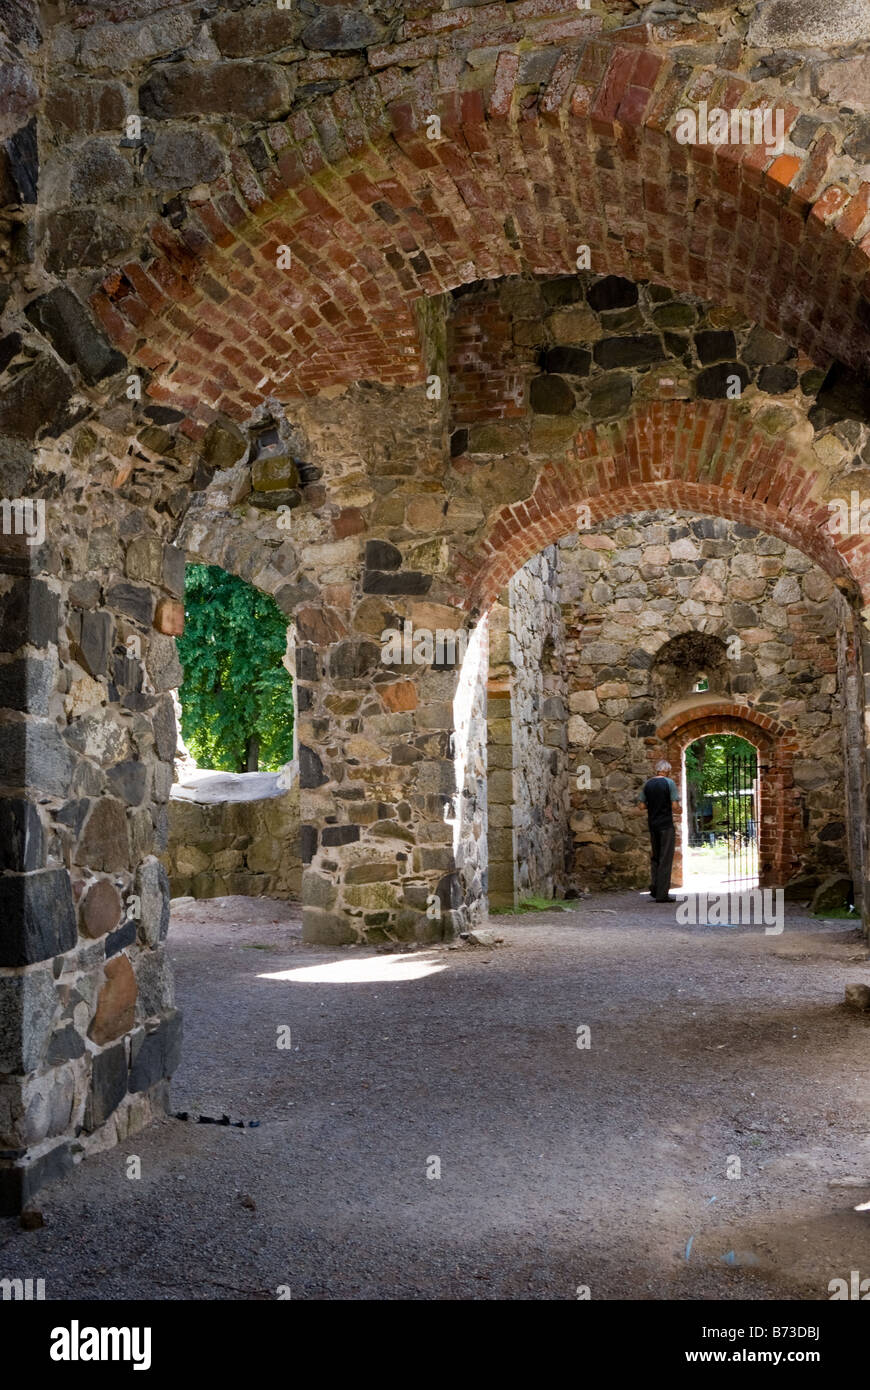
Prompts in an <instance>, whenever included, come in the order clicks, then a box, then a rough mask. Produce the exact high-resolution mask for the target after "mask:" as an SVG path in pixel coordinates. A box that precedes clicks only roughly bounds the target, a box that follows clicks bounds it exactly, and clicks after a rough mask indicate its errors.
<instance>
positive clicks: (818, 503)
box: [454, 401, 870, 611]
mask: <svg viewBox="0 0 870 1390" xmlns="http://www.w3.org/2000/svg"><path fill="white" fill-rule="evenodd" d="M811 459H812V456H810V460H811ZM810 460H808V459H807V458H806V456H805V455H804V453H803V451H801V450H800V448H799V447H798V446H797V445H795V444H794V443H793V442H791V441H790V440H789V439H788V438H786V437H783V436H779V437H778V438H776V439H771V438H770V436H769V435H766V434H764V433H763V432H762V431H761V430H760V429H759V428H758V427H757V426H756V425H755V424H754V422H753V420H752V418H751V416H750V415H749V414H748V413H747V412H746V411H745V410H744V409H743V408H742V407H741V406H740V405H739V403H737V402H730V401H661V402H657V403H654V404H652V405H649V406H647V407H645V408H641V409H638V410H636V411H634V412H633V414H632V415H631V416H629V417H628V419H626V420H624V421H620V422H619V423H618V424H615V425H610V426H600V427H599V428H598V429H589V430H585V431H583V432H582V433H581V434H580V435H579V436H578V438H577V440H576V441H575V443H574V447H573V456H572V457H568V458H566V459H564V460H562V461H559V462H550V463H548V464H546V465H545V466H544V468H543V469H542V470H541V473H540V475H539V477H538V479H537V482H536V485H535V489H534V492H533V493H532V495H531V496H530V497H527V498H525V499H524V500H522V501H520V502H515V503H513V504H511V505H507V506H505V507H502V508H501V509H500V511H498V512H497V513H496V514H495V516H494V517H492V518H491V520H490V522H489V525H488V527H487V531H486V534H485V536H484V538H483V540H482V541H481V542H477V543H476V544H475V546H474V549H473V550H468V551H467V552H462V553H459V552H457V555H456V557H455V564H454V572H455V573H456V575H457V577H458V578H459V580H460V582H461V584H462V588H463V591H464V598H463V600H462V601H463V602H464V604H465V606H466V607H468V608H470V609H472V610H477V611H483V610H485V609H487V608H488V607H489V605H490V604H491V603H492V601H493V600H494V598H495V596H496V595H497V594H498V593H499V592H500V591H501V589H502V588H504V585H505V584H506V583H507V582H508V580H509V579H510V578H511V577H512V576H513V575H514V574H515V573H516V571H517V570H518V569H519V568H520V567H521V566H522V565H523V564H525V562H526V561H527V560H528V559H529V558H530V557H531V556H532V555H534V554H536V553H537V552H538V551H539V550H542V549H543V548H544V547H545V546H548V545H552V544H553V543H554V542H555V541H558V540H560V539H561V538H562V537H563V536H565V535H567V534H569V533H570V532H572V531H576V530H577V527H578V513H579V509H580V507H582V506H588V508H589V515H590V519H591V524H592V525H593V526H594V525H596V524H597V523H599V522H603V521H607V520H609V519H610V518H612V517H616V516H621V515H623V514H625V513H637V512H642V511H656V510H659V509H662V508H666V509H671V508H674V507H678V508H684V509H685V510H688V511H694V512H696V513H698V514H700V515H706V516H722V517H726V518H728V519H729V520H731V521H738V522H743V523H745V524H747V525H751V526H756V527H758V528H759V529H760V530H763V531H767V532H770V533H771V534H773V535H775V536H779V537H780V538H781V539H782V540H784V541H787V542H788V544H789V545H793V546H795V548H796V549H798V550H801V551H803V552H804V554H806V555H808V556H809V557H810V559H812V560H814V561H815V563H816V564H818V565H819V566H820V567H821V568H822V569H824V570H825V571H826V573H828V574H829V575H830V576H831V577H832V578H833V579H834V580H835V581H839V582H840V587H841V588H842V589H843V590H844V592H849V591H850V590H852V589H854V586H855V585H857V586H858V587H860V588H861V589H862V590H863V591H864V592H865V593H870V538H868V537H865V536H833V535H831V533H830V531H829V530H828V529H827V524H826V523H827V522H828V521H829V520H830V512H829V510H828V507H827V505H826V503H825V502H824V501H822V500H821V498H820V494H821V492H822V491H823V489H824V485H825V479H824V477H823V476H822V475H821V474H819V473H818V472H817V471H815V470H814V468H813V467H812V464H811V462H810Z"/></svg>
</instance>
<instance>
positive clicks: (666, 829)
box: [638, 761, 681, 903]
mask: <svg viewBox="0 0 870 1390" xmlns="http://www.w3.org/2000/svg"><path fill="white" fill-rule="evenodd" d="M670 770H671V765H670V763H669V762H664V761H662V762H660V763H656V775H655V777H650V778H649V780H648V781H647V782H644V785H643V791H642V792H641V794H640V796H639V798H638V801H639V804H640V805H642V806H646V814H647V820H648V822H649V840H650V867H649V882H650V889H649V891H650V899H651V900H653V899H654V900H655V902H657V903H675V902H676V901H677V900H676V898H672V897H671V895H670V887H671V865H672V864H673V862H674V842H675V831H674V813H673V808H674V807H675V806H676V808H677V812H678V813H679V811H680V809H681V808H680V793H679V792H678V791H677V784H676V782H674V781H672V779H671V778H670V777H669V776H668V773H669V772H670Z"/></svg>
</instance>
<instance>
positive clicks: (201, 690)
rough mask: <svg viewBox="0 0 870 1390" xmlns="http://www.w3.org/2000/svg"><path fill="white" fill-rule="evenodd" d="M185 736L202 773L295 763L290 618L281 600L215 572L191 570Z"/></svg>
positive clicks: (183, 649) (182, 650)
mask: <svg viewBox="0 0 870 1390" xmlns="http://www.w3.org/2000/svg"><path fill="white" fill-rule="evenodd" d="M184 609H185V628H184V636H183V637H181V638H180V639H179V642H178V654H179V657H180V659H181V663H182V665H183V667H184V685H183V687H182V689H181V706H182V720H181V730H182V734H183V735H184V741H185V743H186V744H187V746H188V748H189V749H190V751H191V753H192V754H193V756H194V757H195V758H196V761H197V762H198V763H199V764H200V766H201V767H211V768H216V769H220V770H221V771H224V772H253V771H256V770H257V769H258V768H259V769H260V770H264V771H276V770H277V769H278V768H279V767H281V765H282V764H283V763H286V762H289V761H290V759H291V758H292V757H293V683H292V681H291V679H290V676H289V674H288V672H287V670H286V668H285V667H284V666H283V665H282V663H281V658H282V657H283V655H284V651H285V647H286V641H287V619H286V618H285V617H284V616H283V615H282V613H281V612H280V611H279V609H278V607H277V605H276V604H275V601H274V599H272V598H271V597H270V596H269V595H268V594H263V593H261V592H260V591H259V590H258V589H255V588H254V587H253V586H252V585H251V584H246V583H245V582H244V580H242V579H237V578H236V577H235V576H234V575H232V574H227V572H226V571H225V570H222V569H219V568H217V567H216V566H215V565H188V567H187V576H186V582H185V587H184Z"/></svg>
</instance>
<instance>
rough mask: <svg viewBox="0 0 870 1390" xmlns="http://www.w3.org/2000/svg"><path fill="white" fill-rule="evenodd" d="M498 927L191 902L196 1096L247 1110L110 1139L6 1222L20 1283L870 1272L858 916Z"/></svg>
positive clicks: (407, 1286)
mask: <svg viewBox="0 0 870 1390" xmlns="http://www.w3.org/2000/svg"><path fill="white" fill-rule="evenodd" d="M494 925H495V927H496V929H497V930H498V931H499V932H500V933H502V934H503V936H504V938H505V943H504V945H500V946H496V947H493V948H486V947H476V948H473V947H466V946H461V947H459V948H454V949H448V948H446V947H439V948H436V949H432V950H427V951H424V952H419V953H409V954H388V953H384V952H372V951H368V950H367V951H360V950H350V949H344V950H332V951H327V950H321V949H317V948H313V947H309V946H303V945H302V943H301V941H300V940H299V927H298V923H297V922H296V921H295V920H294V916H293V913H292V911H291V912H288V910H287V909H286V908H285V907H284V906H282V905H281V904H275V903H268V902H259V903H256V902H249V901H246V900H243V899H224V900H221V901H220V902H218V903H214V904H211V903H203V904H196V905H193V906H190V907H186V908H182V909H180V910H179V911H178V912H177V913H176V914H175V915H174V919H173V926H172V932H171V935H170V941H171V943H172V950H173V954H174V958H175V963H176V969H177V976H178V1002H179V1005H180V1006H181V1007H182V1008H183V1009H184V1011H185V1025H186V1041H185V1057H184V1062H183V1065H182V1067H181V1069H180V1071H179V1072H178V1074H177V1076H176V1078H175V1081H174V1083H173V1103H174V1106H175V1108H177V1109H179V1110H186V1111H188V1112H189V1113H190V1114H191V1115H192V1116H196V1115H199V1114H206V1115H209V1116H214V1117H219V1116H220V1115H221V1114H222V1113H224V1112H225V1113H227V1114H228V1115H229V1116H230V1118H231V1119H232V1120H234V1121H235V1120H244V1121H245V1122H246V1127H245V1128H244V1129H238V1128H232V1127H223V1126H215V1125H208V1124H198V1123H193V1122H192V1121H187V1122H183V1121H179V1120H176V1119H172V1120H168V1121H166V1122H165V1123H162V1124H158V1125H155V1126H153V1127H152V1128H151V1129H150V1130H148V1131H147V1132H146V1133H144V1134H141V1135H137V1136H135V1137H134V1138H132V1139H130V1140H129V1141H127V1142H126V1143H125V1144H124V1145H122V1146H121V1147H120V1148H119V1149H117V1150H114V1151H111V1152H107V1153H105V1154H103V1155H100V1156H98V1157H96V1158H94V1159H91V1160H89V1161H88V1162H87V1164H85V1165H83V1166H81V1167H80V1168H79V1169H77V1171H76V1172H75V1174H74V1175H73V1177H72V1179H71V1180H70V1181H69V1182H68V1183H67V1184H66V1185H65V1186H63V1187H58V1188H55V1189H49V1190H48V1192H47V1193H46V1196H45V1201H44V1203H43V1208H44V1211H45V1214H46V1223H47V1224H46V1226H45V1228H44V1229H43V1230H41V1231H36V1232H32V1233H24V1232H21V1231H19V1230H18V1228H17V1226H16V1225H15V1224H14V1223H13V1222H8V1221H7V1222H2V1223H0V1276H12V1275H15V1276H19V1277H27V1276H28V1275H31V1276H33V1277H43V1278H45V1279H46V1280H47V1284H48V1291H49V1296H50V1297H51V1296H53V1297H61V1298H64V1297H78V1298H81V1297H84V1298H103V1297H121V1298H139V1297H157V1298H192V1297H206V1298H274V1297H275V1290H276V1289H277V1287H278V1286H279V1285H289V1286H290V1288H291V1290H292V1296H293V1297H294V1298H359V1297H370V1298H429V1299H433V1298H434V1299H445V1298H447V1299H449V1298H508V1299H515V1298H544V1299H551V1298H555V1299H563V1298H568V1299H570V1298H574V1297H576V1290H577V1287H578V1286H579V1285H588V1286H589V1288H590V1291H591V1295H592V1297H593V1298H614V1299H636V1298H672V1299H719V1298H725V1299H728V1298H741V1297H750V1298H758V1299H765V1298H772V1297H786V1298H810V1299H826V1298H827V1297H828V1283H829V1281H830V1280H831V1279H832V1278H834V1277H838V1276H844V1277H848V1274H849V1271H850V1270H852V1269H858V1270H860V1271H861V1273H862V1277H865V1276H868V1275H870V1213H864V1214H860V1213H856V1212H855V1211H854V1210H853V1207H854V1206H855V1204H856V1203H858V1202H860V1201H866V1200H867V1199H868V1198H870V1094H868V1080H867V1078H868V1072H870V1066H868V1063H870V1015H860V1014H855V1013H852V1012H849V1011H847V1010H846V1009H845V1008H844V1007H843V1005H842V1002H841V1001H842V998H843V990H844V987H845V985H846V983H848V982H849V981H854V980H860V981H864V982H870V968H868V964H867V959H866V957H867V952H866V949H865V948H864V946H863V944H862V943H861V942H860V941H859V939H858V938H857V936H856V933H855V932H854V931H853V930H852V929H850V928H847V927H845V926H844V924H842V923H834V924H829V925H824V924H821V923H818V922H814V921H811V920H810V919H808V918H807V917H806V916H805V915H804V914H802V913H801V912H800V911H798V910H793V911H791V912H790V913H789V916H788V919H787V925H786V931H785V933H784V934H783V935H782V936H779V937H776V936H765V935H764V934H763V932H762V931H760V930H759V929H757V928H756V929H751V928H728V927H681V926H678V925H677V924H676V921H675V918H674V909H673V908H671V909H669V908H667V907H665V906H653V905H650V904H648V903H646V902H645V901H644V900H642V899H638V897H637V896H636V895H634V894H610V895H606V896H605V895H600V896H598V897H594V898H591V899H589V900H587V901H586V902H584V903H583V904H582V906H580V907H578V909H577V910H576V911H572V912H564V913H563V912H554V913H543V914H536V915H534V916H529V917H521V918H511V917H501V918H497V919H496V920H495V923H494ZM581 1025H585V1026H587V1027H588V1028H589V1029H590V1030H591V1046H590V1047H589V1048H588V1049H586V1048H582V1049H581V1048H578V1046H577V1040H578V1034H577V1029H578V1027H579V1026H581ZM283 1026H286V1027H289V1028H290V1032H291V1047H290V1049H279V1048H278V1046H277V1045H276V1040H277V1036H278V1029H279V1027H283ZM251 1120H257V1121H259V1124H258V1125H257V1126H256V1127H251V1126H250V1124H249V1123H247V1122H250V1121H251ZM129 1153H137V1154H139V1155H140V1157H141V1158H142V1161H143V1177H142V1179H141V1180H140V1181H138V1182H133V1181H130V1180H128V1179H127V1177H126V1176H125V1158H126V1155H127V1154H129ZM734 1158H738V1159H739V1160H740V1167H741V1171H742V1176H741V1177H740V1178H734V1179H728V1178H727V1177H726V1171H727V1167H728V1164H729V1160H732V1163H731V1167H732V1170H734V1167H735V1165H734V1163H733V1159H734ZM435 1159H437V1160H438V1161H439V1163H440V1177H429V1176H427V1171H428V1172H429V1173H434V1172H435V1171H436V1170H437V1167H438V1165H437V1164H436V1163H435ZM856 1177H857V1178H862V1179H866V1185H865V1186H864V1187H847V1186H831V1183H832V1182H837V1181H840V1182H841V1181H842V1180H843V1179H847V1178H856Z"/></svg>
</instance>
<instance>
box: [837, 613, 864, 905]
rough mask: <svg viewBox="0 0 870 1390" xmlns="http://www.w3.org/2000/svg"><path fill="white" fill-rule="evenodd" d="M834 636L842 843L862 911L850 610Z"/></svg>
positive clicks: (855, 659)
mask: <svg viewBox="0 0 870 1390" xmlns="http://www.w3.org/2000/svg"><path fill="white" fill-rule="evenodd" d="M843 609H844V620H843V622H842V623H841V625H840V629H839V632H838V634H837V666H838V677H837V679H838V683H839V687H840V691H841V701H842V710H843V761H844V766H845V779H844V780H845V787H846V807H845V815H846V842H847V846H848V852H849V868H850V872H851V875H852V885H853V889H854V893H855V907H856V909H857V910H858V911H861V912H862V915H863V905H864V901H865V895H864V815H863V812H864V806H865V798H866V789H865V780H866V779H865V766H864V725H865V720H864V702H863V691H864V680H863V674H862V670H861V664H862V662H861V656H862V652H861V643H860V638H859V635H858V629H859V627H860V620H858V619H856V616H855V614H854V613H853V611H852V610H851V609H850V608H846V606H845V604H844V605H843Z"/></svg>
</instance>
